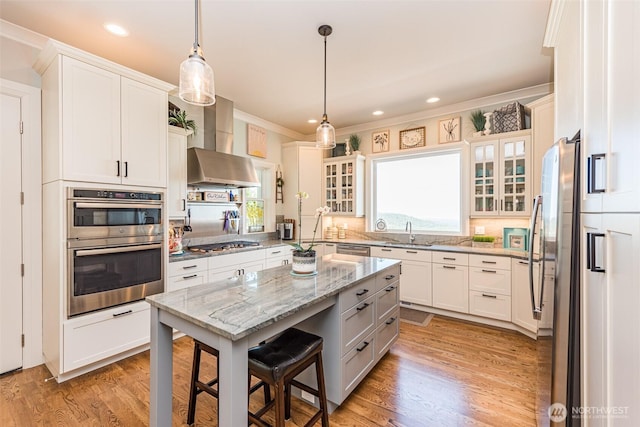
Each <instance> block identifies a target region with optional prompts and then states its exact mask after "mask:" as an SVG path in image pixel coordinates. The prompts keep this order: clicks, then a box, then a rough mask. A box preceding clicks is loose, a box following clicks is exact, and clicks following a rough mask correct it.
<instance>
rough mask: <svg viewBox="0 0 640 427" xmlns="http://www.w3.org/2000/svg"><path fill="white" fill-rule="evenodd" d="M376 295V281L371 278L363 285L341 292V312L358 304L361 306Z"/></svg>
mask: <svg viewBox="0 0 640 427" xmlns="http://www.w3.org/2000/svg"><path fill="white" fill-rule="evenodd" d="M375 293H376V279H375V277H374V278H371V279H368V280H365V281H364V282H362V283H358V284H357V285H355V286H353V287H351V288H349V289H347V290H346V291H342V292H340V312H343V311H345V310H347V309H348V308H351V307H353V306H354V305H356V304H361V303H362V302H363V301H365V300H366V299H367V298H369V297H370V296H371V295H373V294H375Z"/></svg>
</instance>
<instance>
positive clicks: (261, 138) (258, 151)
mask: <svg viewBox="0 0 640 427" xmlns="http://www.w3.org/2000/svg"><path fill="white" fill-rule="evenodd" d="M247 154H249V155H250V156H255V157H262V158H263V159H266V158H267V131H266V130H265V129H264V128H261V127H259V126H256V125H252V124H251V123H248V124H247Z"/></svg>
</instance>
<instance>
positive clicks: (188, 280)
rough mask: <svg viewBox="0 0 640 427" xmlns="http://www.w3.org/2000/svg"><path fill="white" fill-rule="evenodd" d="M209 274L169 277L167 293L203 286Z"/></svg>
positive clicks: (187, 274)
mask: <svg viewBox="0 0 640 427" xmlns="http://www.w3.org/2000/svg"><path fill="white" fill-rule="evenodd" d="M206 277H207V272H206V271H204V272H199V273H186V274H183V275H181V276H176V277H169V278H168V279H167V289H166V291H167V292H170V291H175V290H177V289H182V288H188V287H190V286H195V285H201V284H203V283H204V282H205V279H206Z"/></svg>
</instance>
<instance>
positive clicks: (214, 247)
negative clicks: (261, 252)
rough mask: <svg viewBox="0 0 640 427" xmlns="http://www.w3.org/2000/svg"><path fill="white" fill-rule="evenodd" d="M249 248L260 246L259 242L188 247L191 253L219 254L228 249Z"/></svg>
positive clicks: (243, 241) (236, 241) (237, 241)
mask: <svg viewBox="0 0 640 427" xmlns="http://www.w3.org/2000/svg"><path fill="white" fill-rule="evenodd" d="M251 246H260V243H259V242H252V241H250V240H234V241H232V242H220V243H210V244H207V245H196V246H189V250H190V251H191V252H203V253H207V252H221V251H225V250H229V249H236V248H248V247H251Z"/></svg>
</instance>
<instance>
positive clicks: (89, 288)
mask: <svg viewBox="0 0 640 427" xmlns="http://www.w3.org/2000/svg"><path fill="white" fill-rule="evenodd" d="M68 255H69V288H68V300H67V314H68V316H69V317H71V316H75V315H78V314H82V313H87V312H90V311H94V310H100V309H103V308H108V307H113V306H115V305H119V304H125V303H128V302H132V301H137V300H141V299H144V298H145V297H146V296H147V295H153V294H157V293H160V292H163V291H164V280H163V277H164V268H163V262H162V243H149V244H135V245H122V246H105V247H83V248H72V249H69V252H68Z"/></svg>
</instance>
